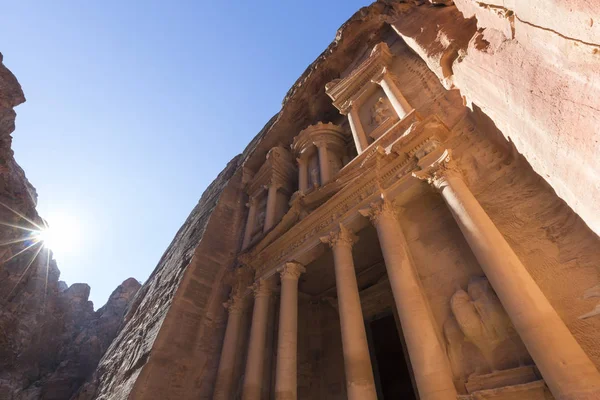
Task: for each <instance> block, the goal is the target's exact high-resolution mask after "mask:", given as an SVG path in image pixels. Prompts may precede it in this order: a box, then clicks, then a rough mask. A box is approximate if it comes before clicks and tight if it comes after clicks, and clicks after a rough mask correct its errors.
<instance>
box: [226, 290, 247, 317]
mask: <svg viewBox="0 0 600 400" xmlns="http://www.w3.org/2000/svg"><path fill="white" fill-rule="evenodd" d="M223 307H225V309H226V310H227V312H229V314H240V313H241V312H242V311H243V309H244V296H241V295H237V294H234V295H232V296H229V300H227V301H226V302H225V303H223Z"/></svg>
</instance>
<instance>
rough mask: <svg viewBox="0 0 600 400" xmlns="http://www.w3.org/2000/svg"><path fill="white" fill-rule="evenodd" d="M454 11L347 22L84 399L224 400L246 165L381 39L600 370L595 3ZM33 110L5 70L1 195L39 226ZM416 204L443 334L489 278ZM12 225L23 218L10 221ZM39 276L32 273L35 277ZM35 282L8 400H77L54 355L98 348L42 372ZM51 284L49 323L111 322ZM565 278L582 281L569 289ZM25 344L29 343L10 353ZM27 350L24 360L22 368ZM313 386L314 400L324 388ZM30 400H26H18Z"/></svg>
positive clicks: (246, 159) (0, 334) (1, 284)
mask: <svg viewBox="0 0 600 400" xmlns="http://www.w3.org/2000/svg"><path fill="white" fill-rule="evenodd" d="M431 3H436V4H449V3H451V1H431ZM455 3H456V5H449V6H432V5H431V4H430V3H427V2H425V1H412V2H410V3H406V2H401V1H378V2H376V3H374V4H373V5H371V6H369V7H366V8H363V9H362V10H360V11H358V12H357V13H356V14H355V15H354V16H353V17H352V18H351V19H350V20H349V21H348V22H346V23H345V24H344V25H343V26H342V27H341V28H340V30H339V31H338V34H337V35H336V38H335V40H334V42H333V43H332V44H331V45H330V46H329V47H328V48H327V49H326V50H325V51H324V52H323V53H322V54H321V55H320V56H319V57H318V58H317V59H316V60H315V62H314V63H312V64H311V65H310V66H309V67H308V68H307V70H306V71H305V73H304V74H302V76H301V77H300V78H299V79H298V81H297V82H296V84H295V85H294V86H293V87H292V88H291V89H290V91H289V92H288V93H287V95H286V97H285V99H284V102H283V105H282V109H281V111H280V112H279V113H278V114H277V115H276V116H275V117H273V119H272V120H271V121H269V122H268V123H267V125H266V126H265V128H264V129H263V131H262V132H260V133H259V134H258V135H257V137H256V138H255V139H254V140H253V141H252V143H251V144H250V145H249V146H248V148H247V149H246V150H245V152H244V154H242V155H241V156H238V157H236V158H234V159H233V160H232V161H231V162H230V163H229V164H228V165H227V167H226V168H225V169H224V170H223V172H222V173H221V174H220V175H219V177H217V179H216V180H215V181H214V182H213V183H212V184H211V185H210V187H209V188H208V189H207V190H206V192H205V193H204V194H203V196H202V198H201V199H200V202H199V203H198V205H197V206H196V207H195V209H194V210H193V211H192V213H191V214H190V216H189V217H188V219H187V221H186V222H185V224H184V225H183V226H182V228H181V229H180V231H179V232H178V233H177V235H176V237H175V238H174V240H173V242H172V243H171V245H170V246H169V248H168V249H167V251H166V252H165V254H164V255H163V257H162V259H161V260H160V261H159V263H158V266H157V267H156V269H155V271H154V273H153V274H152V275H151V277H150V278H149V279H148V281H147V282H146V283H145V284H144V286H143V287H142V289H141V290H140V291H139V292H138V294H137V295H136V297H135V299H134V301H133V303H132V304H131V306H130V307H129V311H128V313H127V316H126V318H125V322H126V324H125V326H124V329H122V330H121V331H120V333H119V334H118V336H117V337H116V339H115V340H114V341H113V342H112V344H111V346H110V348H109V349H108V351H107V352H106V353H105V355H104V357H103V358H102V360H101V362H100V364H99V367H98V369H97V370H96V372H95V373H94V375H93V378H92V379H91V380H90V381H89V382H88V383H87V384H85V385H84V387H83V388H82V389H81V390H80V391H79V393H77V394H76V395H75V396H74V397H73V398H74V399H78V400H86V399H89V400H91V399H104V400H109V399H110V400H120V399H127V398H131V399H184V398H200V399H210V398H211V396H212V386H213V384H214V379H215V374H216V370H217V366H218V359H219V354H220V346H221V342H222V338H223V332H224V325H225V321H226V314H225V310H224V309H223V307H222V306H221V303H222V302H223V301H224V300H225V299H226V298H227V295H228V292H229V285H228V274H229V273H230V271H231V270H232V269H233V268H234V266H235V255H236V253H237V251H238V249H239V244H240V239H241V234H242V232H243V226H244V219H245V210H244V201H245V198H244V195H243V191H242V186H243V177H244V171H250V172H255V171H256V170H257V169H258V167H259V166H260V165H261V163H262V162H263V161H264V157H265V155H266V153H267V151H268V150H269V149H270V148H272V147H273V146H275V145H277V144H280V143H281V144H284V145H287V144H289V143H291V140H292V138H293V136H294V135H296V134H297V133H298V132H299V131H300V130H301V129H303V128H305V127H306V126H307V125H310V124H314V123H316V122H319V121H331V120H335V119H336V118H339V114H338V113H337V110H335V108H333V106H332V105H331V101H330V99H329V98H328V97H327V95H326V94H325V92H324V87H325V83H327V82H329V81H331V80H332V79H334V78H337V77H339V76H340V74H342V73H343V71H344V70H346V69H349V68H351V67H352V65H353V63H356V62H357V60H360V59H361V57H364V56H365V55H366V54H368V52H369V50H370V49H371V48H372V46H373V45H374V44H375V43H378V42H380V41H382V40H384V39H388V41H389V42H390V44H391V45H394V46H396V48H399V47H404V48H405V50H402V51H403V52H404V53H402V54H403V57H404V59H403V62H399V63H398V64H397V65H395V68H396V69H395V72H396V73H397V74H398V75H399V77H400V80H401V81H402V82H400V83H401V87H402V89H403V91H405V94H406V96H407V98H408V100H409V102H411V104H414V105H416V106H418V108H419V111H420V112H423V113H424V114H429V113H437V114H438V115H440V117H441V118H442V120H443V121H444V123H445V124H446V125H447V126H448V127H449V128H450V129H451V130H452V132H453V135H454V138H453V139H452V140H453V143H452V147H453V148H455V149H456V150H457V151H456V153H455V154H456V156H457V158H458V159H460V160H461V161H460V166H461V168H463V169H464V170H465V171H470V172H469V173H467V179H468V183H469V186H470V187H471V189H472V190H473V192H474V193H475V195H476V196H477V198H478V199H479V200H480V202H481V203H482V205H483V206H484V208H485V209H486V210H487V211H488V213H489V214H490V217H491V218H492V219H493V220H494V222H495V223H496V224H497V225H498V227H499V229H500V230H501V231H502V232H503V233H504V234H505V236H506V238H507V240H508V241H509V242H510V244H511V245H512V246H513V248H514V249H515V252H516V253H517V254H518V255H519V257H520V258H521V259H522V260H523V262H524V264H525V265H526V266H527V267H528V268H529V270H530V273H531V274H532V276H533V277H534V278H535V279H536V281H537V282H538V284H539V285H540V287H541V288H542V290H543V291H544V293H545V294H546V295H547V296H548V298H549V300H550V301H551V303H552V305H553V306H554V307H555V308H556V309H557V311H558V312H559V314H560V315H561V317H562V318H563V319H564V320H565V322H566V323H567V325H568V327H569V328H570V329H571V331H572V332H573V333H574V335H575V337H576V338H577V340H578V341H579V342H580V343H581V344H582V346H583V347H584V349H585V350H586V352H587V353H588V354H589V355H590V357H591V358H592V359H593V360H594V362H595V363H596V364H597V365H600V354H598V351H597V348H598V346H597V340H598V339H597V337H596V336H597V335H595V334H594V333H595V332H597V331H598V328H599V327H598V323H599V322H598V319H597V318H593V316H592V317H590V318H583V319H582V318H579V317H581V316H585V315H589V313H590V312H591V311H592V310H593V309H594V304H595V303H596V302H595V300H594V299H593V297H594V296H600V295H598V293H600V290H597V289H594V288H597V287H598V286H596V285H598V282H599V280H598V267H597V260H598V259H599V257H600V255H599V254H598V250H597V249H598V248H600V246H598V244H599V243H598V238H597V236H596V235H595V234H594V233H593V232H592V231H590V230H589V229H588V227H587V226H586V224H587V225H588V226H589V227H590V228H591V229H592V230H593V231H595V233H596V234H597V233H600V217H599V216H598V213H597V212H595V211H596V210H597V207H598V204H600V183H599V181H598V177H597V172H598V171H599V170H600V168H599V167H600V162H599V161H598V159H597V158H596V157H595V155H596V153H598V151H599V150H600V144H599V141H598V126H600V124H599V122H600V120H599V119H600V106H599V104H598V100H597V99H598V98H600V96H599V95H600V93H599V91H600V81H599V80H598V79H600V78H598V77H599V76H600V74H599V72H600V62H599V60H600V58H599V57H600V48H599V46H598V44H599V43H600V40H599V29H600V28H598V26H599V25H598V23H596V22H595V21H597V20H598V14H600V10H599V8H598V7H599V6H598V5H595V4H591V2H584V1H582V0H570V1H568V2H562V3H560V4H559V3H558V2H555V1H551V0H544V1H541V2H535V3H532V4H529V3H528V2H516V1H510V0H504V1H502V0H490V1H489V2H487V3H482V2H475V1H473V0H456V1H455ZM390 38H394V39H390ZM399 42H402V43H399ZM395 43H396V44H395ZM423 62H424V65H426V67H427V68H424V67H423ZM444 87H445V88H446V89H448V90H444V89H443V88H444ZM23 100H24V98H23V95H22V92H21V91H20V88H19V87H18V84H17V83H16V80H15V79H14V77H13V76H12V75H11V74H10V73H9V72H8V71H6V70H5V69H2V70H0V162H1V163H0V174H2V180H0V198H2V201H5V202H8V203H10V204H11V205H12V206H13V207H14V208H15V209H18V210H19V211H20V212H22V213H24V214H25V215H26V216H28V217H29V218H31V219H33V220H36V221H38V220H39V217H38V216H37V214H35V209H34V208H35V190H34V189H33V188H32V187H31V185H29V184H28V183H27V180H26V179H25V177H24V174H23V172H22V171H21V169H20V168H19V167H18V166H17V165H16V164H15V163H14V160H13V159H12V153H11V152H10V136H9V134H10V132H12V130H13V129H14V111H12V109H13V107H14V106H15V105H17V104H19V103H20V102H22V101H23ZM463 105H466V106H469V107H470V108H471V111H470V112H469V111H467V110H466V109H465V108H464V107H463ZM7 143H8V146H7V145H6V144H7ZM518 153H521V154H522V155H523V156H524V157H522V156H520V155H519V154H518ZM2 185H3V186H2ZM561 199H562V200H561ZM563 200H564V201H565V202H566V203H564V202H563ZM409 206H410V207H412V212H411V213H410V214H407V216H406V217H407V219H408V220H409V222H410V223H409V224H408V225H409V227H408V228H406V227H405V230H406V235H407V238H408V240H409V245H410V247H411V251H412V252H413V254H414V257H415V261H416V263H417V264H418V265H421V266H425V267H424V268H423V269H421V270H420V271H419V273H420V275H421V280H422V282H423V286H424V289H425V290H426V291H427V293H428V297H429V301H430V304H431V308H432V313H433V315H434V318H435V320H436V322H437V324H438V328H439V330H440V337H441V332H442V329H443V328H442V327H443V325H444V322H445V321H446V320H447V319H448V317H449V315H450V307H449V304H448V302H449V299H450V298H451V296H452V295H453V293H455V291H456V290H457V286H458V287H462V288H466V286H467V284H468V282H469V280H470V278H471V277H473V276H475V275H481V270H480V268H479V266H478V265H477V262H476V260H475V259H474V257H473V255H472V254H471V252H470V249H469V248H468V246H467V245H466V243H465V242H464V240H463V239H462V236H461V235H460V232H459V231H458V228H457V227H456V225H455V223H454V221H453V220H452V218H451V216H450V214H449V213H448V211H447V209H445V208H444V206H443V203H442V202H441V200H440V199H439V197H438V196H435V195H433V194H429V195H428V194H424V196H423V197H422V198H420V199H419V201H418V202H416V203H415V204H410V205H409ZM432 210H433V211H432ZM575 213H577V214H578V215H577V214H575ZM0 216H1V217H2V218H3V220H7V221H13V222H16V219H15V217H14V216H13V215H12V214H11V213H10V212H7V211H6V210H5V209H4V210H0ZM580 217H581V218H580ZM10 218H12V219H10ZM423 221H426V222H427V223H425V224H424V223H423ZM440 231H443V234H441V233H440ZM7 232H9V231H7ZM15 235H16V233H15V232H11V233H10V234H7V235H6V237H2V239H3V240H9V239H11V238H13V237H16V236H15ZM457 238H458V239H457ZM15 249H17V250H18V248H15ZM0 252H2V250H1V249H0ZM9 256H10V255H9ZM11 265H12V266H11ZM36 265H37V264H36ZM24 267H26V264H23V263H20V264H19V263H18V262H14V263H13V264H10V265H9V266H8V267H7V266H3V267H2V269H1V270H0V272H1V273H2V274H3V275H2V277H1V278H0V279H1V280H0V293H2V290H4V291H6V290H8V288H10V287H12V286H14V285H15V284H16V282H17V280H18V276H19V275H18V271H22V270H23V269H24ZM38 267H39V266H38ZM38 267H36V268H32V271H40V270H41V268H38ZM11 268H12V269H11ZM448 271H454V273H449V272H448ZM36 274H37V273H34V272H31V273H30V275H31V276H27V277H26V278H25V279H24V280H23V281H22V282H21V284H20V285H19V286H17V289H18V290H17V291H16V292H15V293H14V294H12V295H11V296H14V299H16V300H15V301H12V300H11V302H8V303H6V304H8V305H7V307H6V308H5V307H4V306H3V307H2V309H1V310H0V324H1V325H0V327H2V330H0V351H2V356H3V357H2V358H1V360H8V361H6V362H5V364H4V367H3V368H2V371H4V370H5V369H6V370H7V371H9V372H7V373H4V372H2V373H1V374H0V397H2V395H4V393H12V391H11V390H13V389H15V388H19V390H22V389H23V388H26V390H25V391H23V392H22V393H23V395H22V397H16V398H19V399H20V398H32V399H33V398H39V396H43V395H44V393H58V392H59V391H62V390H64V392H62V393H67V390H71V389H72V388H74V387H75V386H77V385H76V384H75V383H74V384H73V385H72V386H69V385H70V384H69V381H68V380H67V379H66V378H65V377H66V376H68V375H69V373H70V372H68V371H70V370H71V369H70V368H71V367H70V366H71V365H76V364H69V363H67V364H66V365H64V366H62V364H60V365H61V366H59V367H58V368H56V366H57V365H58V364H59V362H57V360H58V359H60V358H61V357H63V359H64V358H65V357H67V358H69V360H71V359H77V357H78V356H77V355H79V356H82V355H83V353H85V352H87V351H88V350H85V351H79V352H75V354H73V353H70V352H66V353H65V352H62V353H61V351H60V349H61V345H60V344H53V346H54V347H52V348H56V350H52V352H51V353H52V354H56V356H55V357H54V358H52V361H45V360H43V362H42V361H39V360H38V358H39V357H40V356H39V353H40V347H39V346H38V347H35V346H33V345H32V343H41V342H43V341H44V340H46V339H40V337H41V336H40V335H41V334H40V333H37V336H36V333H35V332H40V329H38V327H43V326H46V327H48V326H52V325H44V323H46V324H50V322H44V321H46V320H45V319H44V317H43V315H42V313H41V312H40V311H36V310H38V309H39V305H38V303H39V296H37V293H39V291H40V290H39V288H40V287H41V286H40V285H43V284H44V281H43V279H42V277H43V276H42V275H41V274H37V275H36ZM49 277H50V280H49V284H48V288H49V289H48V291H47V293H48V296H47V304H48V305H47V306H46V307H48V308H52V307H54V310H55V311H53V313H55V314H53V315H58V314H59V310H62V311H60V312H62V314H60V315H63V314H64V315H65V317H61V318H62V319H59V320H61V321H69V322H68V323H67V322H64V323H63V322H61V323H62V324H63V325H61V326H68V328H61V329H64V331H65V332H75V331H77V332H89V330H86V329H84V327H83V326H84V325H85V326H88V325H86V324H81V323H71V321H81V320H85V321H92V320H93V321H96V320H100V319H101V318H100V317H98V318H96V317H92V314H91V308H90V306H89V305H87V297H86V294H85V293H86V290H85V287H82V286H74V287H72V288H71V289H69V290H67V291H65V292H61V291H60V289H59V288H58V283H57V282H58V271H57V269H56V266H55V264H54V263H50V269H49ZM567 279H568V280H569V282H572V285H564V284H562V282H564V281H565V280H567ZM590 290H591V291H590ZM51 299H56V300H51ZM36 301H37V303H36ZM65 303H66V304H68V306H67V305H65ZM11 304H12V305H11ZM53 304H55V305H53ZM61 304H62V305H61ZM3 305H4V303H3ZM36 307H37V308H36ZM98 312H100V310H99V311H98ZM115 314H118V312H117V313H115ZM66 316H68V317H66ZM94 318H95V319H94ZM53 321H54V320H53ZM53 321H51V322H53ZM92 325H94V324H92ZM116 325H118V324H110V326H111V327H112V328H115V326H116ZM94 326H95V325H94ZM52 329H54V328H52ZM90 329H91V328H90ZM94 329H97V328H94ZM115 329H116V328H115ZM90 335H91V334H88V333H86V334H85V335H84V336H85V337H91V336H90ZM71 336H72V337H74V336H77V335H71ZM309 336H310V335H309ZM17 337H18V338H19V339H20V340H21V341H22V343H16V342H15V340H16V339H15V338H17ZM106 338H108V335H107V336H106ZM67 342H68V341H67V340H66V339H65V340H63V341H62V342H61V343H67ZM84 342H85V343H91V342H92V341H91V340H88V341H85V340H84ZM78 343H79V342H78ZM302 345H303V346H307V344H306V343H304V344H302ZM89 346H91V344H89ZM63 347H64V346H63ZM24 348H29V349H31V351H30V352H29V353H26V352H24V351H23V349H24ZM84 348H85V347H84ZM99 348H102V346H100V347H99ZM89 351H90V352H94V351H95V350H93V349H92V350H89ZM5 352H6V353H5ZM67 353H68V354H70V355H68V356H67V355H66V354H67ZM99 353H100V352H99V351H98V352H96V353H94V354H99ZM11 354H13V355H12V357H13V358H10V357H11ZM16 354H23V355H24V356H22V357H19V360H18V362H17V360H16V356H15V355H16ZM59 354H60V356H59ZM303 354H304V353H303ZM36 357H37V358H36ZM94 357H95V356H94ZM332 357H334V356H332ZM304 361H305V364H306V368H305V370H306V371H305V372H306V375H305V376H304V377H303V380H302V379H301V380H300V381H301V382H303V383H306V382H310V381H311V379H312V378H313V377H312V376H311V374H312V372H311V371H312V369H314V366H312V365H310V360H308V361H307V360H304ZM337 362H339V360H337ZM32 365H35V368H32V367H31V366H32ZM90 365H91V364H90ZM42 371H44V372H42ZM42 377H46V378H45V380H44V379H42ZM77 379H79V377H78V378H77ZM336 380H337V377H334V378H331V381H336ZM34 382H41V383H37V384H34ZM36 385H37V386H36ZM67 386H69V389H67V388H66V387H67ZM306 386H307V387H306V388H304V387H303V388H302V393H309V392H310V390H312V389H308V386H309V385H308V384H306ZM2 388H5V389H2ZM43 388H46V389H43ZM2 390H5V392H2ZM44 390H46V391H44ZM314 390H317V389H314ZM319 390H325V388H321V389H319ZM333 390H334V392H336V393H337V394H339V393H342V392H343V388H338V387H336V388H334V389H333ZM53 391H54V392H53ZM314 393H316V392H314ZM319 393H321V394H322V393H323V392H319ZM26 394H27V395H29V396H31V397H23V396H25V395H26ZM35 396H38V397H35ZM2 398H4V397H2ZM8 398H10V397H8ZM48 398H51V397H48ZM64 398H67V397H64Z"/></svg>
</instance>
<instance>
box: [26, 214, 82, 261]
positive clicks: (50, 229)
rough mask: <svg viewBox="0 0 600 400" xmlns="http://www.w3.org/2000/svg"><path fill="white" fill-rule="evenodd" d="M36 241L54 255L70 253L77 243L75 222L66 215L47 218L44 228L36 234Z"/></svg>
mask: <svg viewBox="0 0 600 400" xmlns="http://www.w3.org/2000/svg"><path fill="white" fill-rule="evenodd" d="M36 236H37V240H38V241H40V242H43V244H44V247H46V248H48V249H50V250H52V252H54V253H55V254H58V255H60V254H66V253H69V252H70V251H72V250H73V249H74V248H75V247H76V246H77V244H78V242H79V226H78V224H77V220H75V219H74V218H72V217H70V216H68V215H59V214H55V215H52V216H51V217H50V218H48V224H47V225H46V227H45V228H44V229H42V230H40V231H38V232H36Z"/></svg>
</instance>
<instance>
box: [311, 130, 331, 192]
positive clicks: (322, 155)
mask: <svg viewBox="0 0 600 400" xmlns="http://www.w3.org/2000/svg"><path fill="white" fill-rule="evenodd" d="M315 146H317V149H318V151H319V170H320V171H321V186H325V184H326V183H327V182H329V180H330V179H331V166H330V165H329V152H328V151H329V150H327V143H326V142H322V141H320V142H315Z"/></svg>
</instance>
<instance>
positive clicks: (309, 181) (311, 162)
mask: <svg viewBox="0 0 600 400" xmlns="http://www.w3.org/2000/svg"><path fill="white" fill-rule="evenodd" d="M346 136H347V135H346V132H345V131H344V129H342V128H341V127H340V126H338V125H335V124H332V123H323V122H319V123H317V124H315V125H310V126H308V127H306V128H305V129H303V130H302V131H301V132H300V133H299V134H298V135H297V136H296V137H294V141H293V143H292V146H291V149H292V152H293V153H294V155H295V157H296V161H297V162H298V190H299V191H300V192H303V193H304V192H308V191H310V190H312V189H314V188H317V187H320V186H323V185H325V184H326V183H327V182H329V181H331V180H333V178H334V177H335V176H336V175H337V173H338V172H339V171H340V169H341V168H342V166H343V159H344V156H345V155H346Z"/></svg>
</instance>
